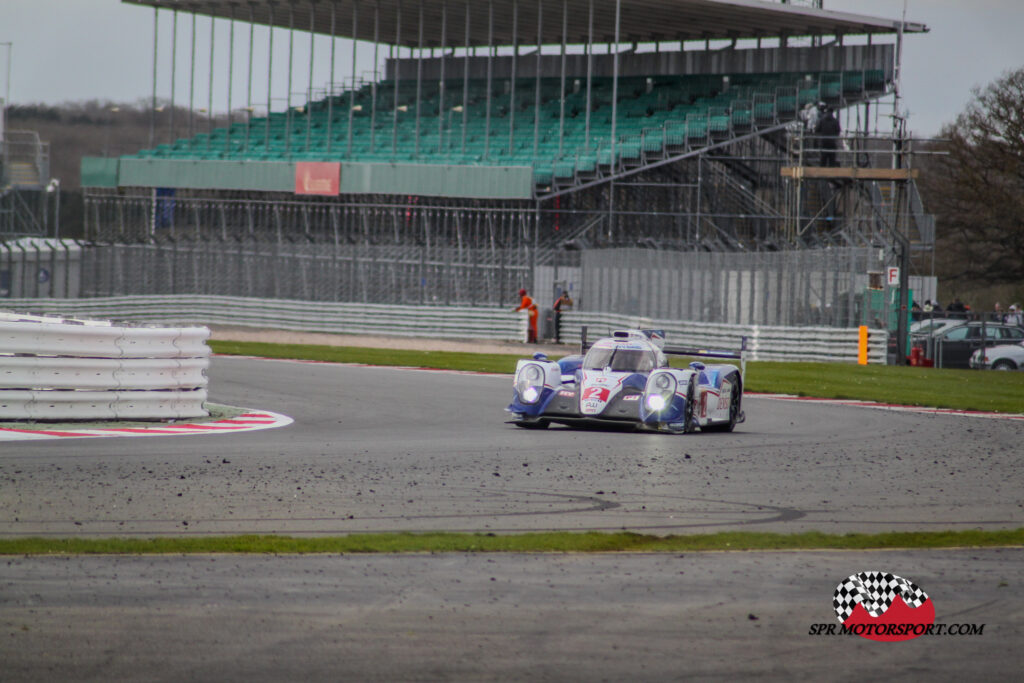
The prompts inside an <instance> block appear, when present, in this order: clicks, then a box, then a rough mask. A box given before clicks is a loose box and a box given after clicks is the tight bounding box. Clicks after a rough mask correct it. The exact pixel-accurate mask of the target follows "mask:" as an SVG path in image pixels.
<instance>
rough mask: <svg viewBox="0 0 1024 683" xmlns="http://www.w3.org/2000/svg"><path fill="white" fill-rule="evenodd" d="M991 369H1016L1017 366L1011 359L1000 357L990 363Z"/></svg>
mask: <svg viewBox="0 0 1024 683" xmlns="http://www.w3.org/2000/svg"><path fill="white" fill-rule="evenodd" d="M992 369H993V370H1016V369H1017V366H1016V365H1015V364H1014V362H1013V361H1012V360H1007V359H1005V358H1001V359H999V360H997V361H996V362H995V363H993V364H992Z"/></svg>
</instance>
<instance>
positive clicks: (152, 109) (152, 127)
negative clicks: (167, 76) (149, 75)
mask: <svg viewBox="0 0 1024 683" xmlns="http://www.w3.org/2000/svg"><path fill="white" fill-rule="evenodd" d="M159 22H160V8H158V7H154V8H153V98H152V100H151V101H150V105H149V148H150V149H153V145H154V142H155V140H156V59H157V47H158V37H159V33H158V28H159ZM9 61H10V59H8V62H9ZM9 80H10V79H9V78H8V81H9ZM4 106H7V102H4Z"/></svg>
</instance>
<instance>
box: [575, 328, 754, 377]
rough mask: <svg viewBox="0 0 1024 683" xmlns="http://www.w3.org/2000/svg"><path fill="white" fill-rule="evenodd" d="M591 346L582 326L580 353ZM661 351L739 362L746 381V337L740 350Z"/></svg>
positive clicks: (686, 348) (674, 348)
mask: <svg viewBox="0 0 1024 683" xmlns="http://www.w3.org/2000/svg"><path fill="white" fill-rule="evenodd" d="M645 332H646V330H645ZM659 332H660V330H659ZM591 346H593V344H592V343H590V342H589V341H588V340H587V326H586V325H583V326H582V327H581V328H580V353H581V354H584V355H585V354H586V353H587V349H589V348H590V347H591ZM661 350H662V351H664V352H665V354H666V355H670V356H691V357H696V358H720V359H723V360H737V361H739V362H740V374H741V375H742V377H743V379H744V380H746V376H747V338H746V337H740V348H739V349H738V350H735V351H734V350H731V349H701V348H697V347H690V346H676V345H674V344H665V345H664V346H662V348H661Z"/></svg>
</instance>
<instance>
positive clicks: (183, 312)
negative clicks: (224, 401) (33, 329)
mask: <svg viewBox="0 0 1024 683" xmlns="http://www.w3.org/2000/svg"><path fill="white" fill-rule="evenodd" d="M3 305H4V306H6V307H10V308H12V309H16V310H31V311H33V312H46V313H56V314H68V315H76V316H89V317H103V318H113V319H119V320H131V321H137V322H149V323H163V324H176V323H188V324H199V323H202V324H207V325H241V326H245V327H265V328H272V329H278V330H302V331H307V332H331V333H336V334H380V335H388V336H398V337H440V338H460V337H465V338H470V339H495V340H519V339H523V338H524V337H525V335H526V321H525V318H522V317H521V316H518V315H515V314H513V313H512V312H511V310H512V309H511V308H453V307H446V306H388V305H366V304H350V303H329V302H316V301H289V300H281V299H248V298H242V297H229V296H187V295H178V296H126V297H105V298H96V299H70V300H65V299H8V300H6V301H5V302H3Z"/></svg>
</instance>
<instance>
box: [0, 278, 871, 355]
mask: <svg viewBox="0 0 1024 683" xmlns="http://www.w3.org/2000/svg"><path fill="white" fill-rule="evenodd" d="M4 305H6V306H10V307H17V308H19V309H22V310H32V311H41V312H48V313H58V314H65V315H81V316H93V317H107V318H118V319H129V320H133V321H146V322H160V323H164V324H172V323H188V324H196V323H202V324H220V325H239V326H245V327H266V328H273V329H282V330H304V331H311V332H333V333H342V334H345V333H347V334H376V335H386V336H411V337H428V338H444V339H494V340H502V341H523V340H524V339H525V336H526V315H525V313H518V314H517V313H513V312H512V308H511V307H509V308H452V307H444V306H388V305H373V304H345V303H323V302H310V301H286V300H279V299H246V298H239V297H226V296H191V295H180V296H133V297H110V298H97V299H9V300H7V301H5V302H4ZM583 325H586V326H588V328H589V335H590V336H591V337H597V336H603V335H605V334H607V333H608V331H609V330H613V329H623V328H628V327H653V328H661V329H664V330H665V332H666V336H667V338H668V340H669V341H670V342H671V343H673V344H684V345H692V346H714V347H719V348H729V349H736V348H739V346H740V343H741V339H742V337H747V338H748V339H747V349H748V350H749V352H750V354H749V359H750V360H793V361H848V362H856V361H857V343H858V332H857V329H856V328H832V327H770V326H764V325H728V324H709V323H693V322H685V321H680V320H659V319H650V318H638V317H635V316H626V315H616V314H610V313H588V312H585V311H569V312H566V313H564V314H563V316H562V335H561V336H562V341H563V342H565V343H569V344H572V343H579V341H580V329H581V327H582V326H583ZM0 336H2V335H0ZM887 338H888V337H887V333H886V331H885V330H871V331H870V337H869V351H868V359H869V361H870V362H871V363H885V359H886V343H887Z"/></svg>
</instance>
